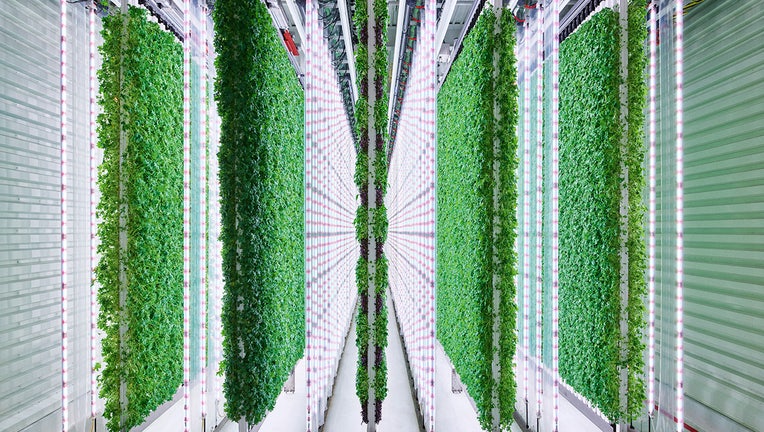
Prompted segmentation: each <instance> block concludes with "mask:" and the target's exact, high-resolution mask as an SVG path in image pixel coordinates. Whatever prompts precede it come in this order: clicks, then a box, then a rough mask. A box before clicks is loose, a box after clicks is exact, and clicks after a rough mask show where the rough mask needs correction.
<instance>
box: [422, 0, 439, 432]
mask: <svg viewBox="0 0 764 432" xmlns="http://www.w3.org/2000/svg"><path fill="white" fill-rule="evenodd" d="M428 4H429V7H428V8H427V9H426V10H425V12H426V13H427V14H428V16H429V18H428V19H427V24H428V29H429V32H430V41H431V42H430V56H429V58H430V61H429V62H427V63H425V65H426V66H427V67H428V71H427V74H428V79H427V84H426V87H427V97H428V106H429V108H430V109H431V110H432V111H431V112H430V122H428V125H429V126H430V139H429V140H428V141H427V145H428V149H427V150H428V153H429V155H430V158H429V167H428V171H429V176H428V180H429V186H430V187H431V190H430V193H429V194H428V195H429V197H430V206H429V207H430V215H429V220H428V221H427V222H428V228H427V231H429V232H430V233H432V235H431V236H430V238H429V242H428V244H429V246H430V253H429V255H430V265H431V268H432V269H431V270H430V272H429V275H430V278H431V281H430V283H429V284H428V285H427V287H428V291H427V296H426V297H425V302H429V304H425V306H426V307H427V309H426V310H427V311H428V314H427V324H428V329H427V330H428V334H427V337H428V342H429V346H428V348H429V349H428V353H427V355H428V356H429V362H428V363H429V364H428V366H429V368H428V372H429V374H427V375H426V376H425V385H429V386H428V387H427V393H428V396H429V398H428V402H427V404H428V405H427V406H428V410H429V422H428V425H427V426H428V428H429V432H434V430H435V410H436V407H435V282H434V281H435V278H436V266H437V251H436V243H435V217H436V211H437V210H436V199H435V193H436V192H435V191H436V184H437V178H436V174H435V173H436V160H437V156H436V155H437V153H436V152H437V145H436V141H435V140H436V138H435V137H436V136H437V133H438V127H437V121H438V117H437V101H436V93H435V89H436V88H437V82H438V80H437V61H436V60H437V52H436V49H437V48H436V46H435V45H436V42H435V33H436V28H437V18H436V15H437V12H436V8H437V2H436V1H435V0H429V2H428ZM425 186H427V185H425Z"/></svg>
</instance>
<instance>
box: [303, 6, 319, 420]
mask: <svg viewBox="0 0 764 432" xmlns="http://www.w3.org/2000/svg"><path fill="white" fill-rule="evenodd" d="M314 8H315V6H314V4H313V1H312V0H308V1H307V2H306V5H305V28H306V39H307V41H306V49H305V56H306V59H305V65H306V66H305V93H306V97H305V141H306V142H305V172H304V175H305V184H306V195H307V196H306V198H308V199H310V202H309V203H306V205H305V210H306V212H305V230H306V235H305V308H306V310H305V340H306V346H305V373H306V399H307V402H306V413H305V415H306V424H307V431H308V432H314V431H315V430H317V427H315V426H314V416H315V412H316V404H315V398H314V397H313V392H314V387H315V385H314V383H315V380H314V378H313V356H314V348H313V345H314V344H315V340H314V338H313V335H312V332H313V321H314V320H313V310H314V307H313V295H314V293H313V282H312V280H311V279H312V266H313V259H314V257H313V255H314V253H313V247H312V245H313V240H312V238H311V236H310V235H308V234H312V233H311V231H312V230H313V225H314V221H313V218H314V217H315V216H314V215H313V213H312V212H311V210H313V209H314V208H315V205H314V201H315V198H316V193H315V191H314V188H313V175H314V174H313V170H314V167H313V165H314V164H313V140H312V137H313V121H314V117H315V113H314V112H315V108H316V107H315V104H314V103H313V100H314V99H313V96H314V95H313V86H314V85H315V84H314V77H313V75H314V74H313V62H314V60H313V52H314V49H313V48H314V47H313V45H314V43H313V39H314V33H315V31H314V30H313V26H314V23H313V21H314V17H313V13H314V12H313V11H314Z"/></svg>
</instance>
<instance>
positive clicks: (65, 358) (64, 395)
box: [59, 0, 69, 432]
mask: <svg viewBox="0 0 764 432" xmlns="http://www.w3.org/2000/svg"><path fill="white" fill-rule="evenodd" d="M59 6H60V12H61V15H60V18H61V39H60V42H61V46H60V48H61V52H60V54H61V57H60V59H61V64H60V67H61V70H60V71H61V88H60V91H61V100H60V108H61V112H60V114H61V136H60V138H61V430H62V431H63V432H67V431H68V430H69V387H68V386H69V352H68V350H69V335H68V334H67V333H68V331H69V323H68V319H69V305H68V302H69V288H68V287H67V285H66V278H67V274H66V266H67V265H68V262H67V259H68V256H67V254H68V253H69V252H68V250H67V241H66V236H67V234H68V232H67V231H68V227H67V218H68V216H67V214H66V206H67V204H68V202H67V200H66V184H67V172H66V156H67V155H66V145H67V142H66V134H67V122H66V116H67V114H68V113H67V106H66V99H67V91H66V67H67V65H66V49H67V48H66V0H60V2H59Z"/></svg>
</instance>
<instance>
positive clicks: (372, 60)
mask: <svg viewBox="0 0 764 432" xmlns="http://www.w3.org/2000/svg"><path fill="white" fill-rule="evenodd" d="M387 20H388V15H387V2H386V1H385V0H364V1H359V2H357V3H356V9H355V15H354V17H353V21H354V23H355V28H356V30H357V32H358V33H357V36H358V40H359V45H358V50H357V53H356V65H357V70H358V83H359V84H358V86H359V98H358V102H357V105H356V125H357V128H358V129H357V132H358V139H359V145H358V158H357V163H356V173H355V182H356V185H357V186H358V189H359V192H360V197H361V205H360V206H359V207H358V211H357V213H356V219H355V227H356V237H357V238H358V241H359V242H360V244H361V257H360V258H359V260H358V266H357V267H356V281H357V284H358V296H359V298H360V301H359V305H358V317H357V339H356V344H357V346H358V353H359V354H358V372H357V375H356V394H357V395H358V399H359V400H360V402H361V418H362V419H363V422H364V423H367V424H368V430H370V431H373V430H375V429H376V424H377V423H379V421H380V419H381V414H382V401H383V400H384V399H385V396H386V395H387V365H386V362H385V348H386V347H387V307H386V305H385V291H386V290H387V260H386V259H385V257H384V253H383V248H384V245H385V240H386V238H387V211H386V209H385V205H384V198H385V192H386V189H387V155H386V154H385V139H386V136H385V131H386V130H387V94H386V89H385V84H386V81H387V50H386V48H385V47H386V45H387V41H386V39H387V35H386V31H387Z"/></svg>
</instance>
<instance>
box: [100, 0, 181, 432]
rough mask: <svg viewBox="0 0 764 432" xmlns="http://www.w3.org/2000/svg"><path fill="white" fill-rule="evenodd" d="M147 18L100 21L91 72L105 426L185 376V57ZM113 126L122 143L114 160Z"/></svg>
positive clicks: (130, 420) (139, 414)
mask: <svg viewBox="0 0 764 432" xmlns="http://www.w3.org/2000/svg"><path fill="white" fill-rule="evenodd" d="M146 15H147V12H146V11H145V10H144V9H140V8H134V7H131V8H130V9H129V11H128V13H127V14H126V15H123V14H120V13H116V14H113V15H110V16H107V17H106V18H104V20H103V24H104V29H103V38H104V43H103V45H102V47H101V48H100V51H101V54H102V55H103V65H102V68H101V70H100V71H99V72H98V78H99V84H100V90H101V94H100V96H99V103H100V105H101V107H102V108H103V113H102V114H100V115H99V117H98V132H99V143H98V145H99V147H101V148H102V149H103V150H104V162H103V164H102V165H101V167H100V168H99V180H98V183H99V188H100V190H101V200H100V202H99V204H98V216H99V217H100V218H101V220H102V222H101V223H100V224H99V226H98V235H99V237H100V239H101V244H100V245H99V247H98V252H99V253H100V255H101V260H100V262H99V263H98V266H97V268H96V277H97V279H98V282H99V284H100V288H99V292H98V300H99V303H100V307H101V313H100V315H99V319H98V325H99V328H101V330H103V331H104V333H105V336H104V339H103V356H104V363H105V367H104V370H103V373H102V376H101V391H100V395H101V397H103V398H104V399H105V401H106V403H105V410H104V416H105V417H106V419H107V428H108V429H109V430H112V431H116V430H123V429H124V430H126V429H131V428H132V427H135V426H137V425H139V424H141V423H142V422H143V420H144V419H145V418H146V416H148V414H149V413H151V411H153V410H154V409H156V408H157V407H158V406H159V405H161V404H162V403H164V402H165V401H168V400H170V399H172V397H173V395H174V394H175V392H176V391H177V389H178V386H180V384H181V381H182V377H183V370H182V358H183V339H182V336H183V110H182V100H183V80H182V74H183V56H182V50H181V46H180V44H178V43H177V42H176V41H175V39H174V37H173V36H172V35H171V34H169V33H167V32H164V31H162V30H161V29H160V28H159V25H157V24H156V23H152V22H149V21H148V20H147V16H146ZM157 89H161V91H158V90H157ZM120 129H122V133H124V138H125V142H126V149H125V152H124V154H123V155H122V160H121V162H120V135H121V131H120ZM120 184H121V185H122V186H121V189H122V191H121V192H120ZM120 217H122V218H123V219H124V221H125V223H124V225H123V226H122V227H120ZM120 231H124V232H125V233H126V235H127V244H126V248H122V247H121V245H120V240H119V237H120ZM120 266H123V267H124V269H125V276H126V284H124V285H123V284H121V283H120V275H119V273H120ZM122 290H124V292H125V303H124V305H125V307H124V308H121V307H120V299H119V297H120V291H122ZM120 326H122V327H123V329H126V330H125V332H124V334H123V335H122V336H121V335H120ZM121 383H124V384H125V386H126V400H127V404H126V405H124V406H122V405H121V402H120V385H121Z"/></svg>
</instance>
